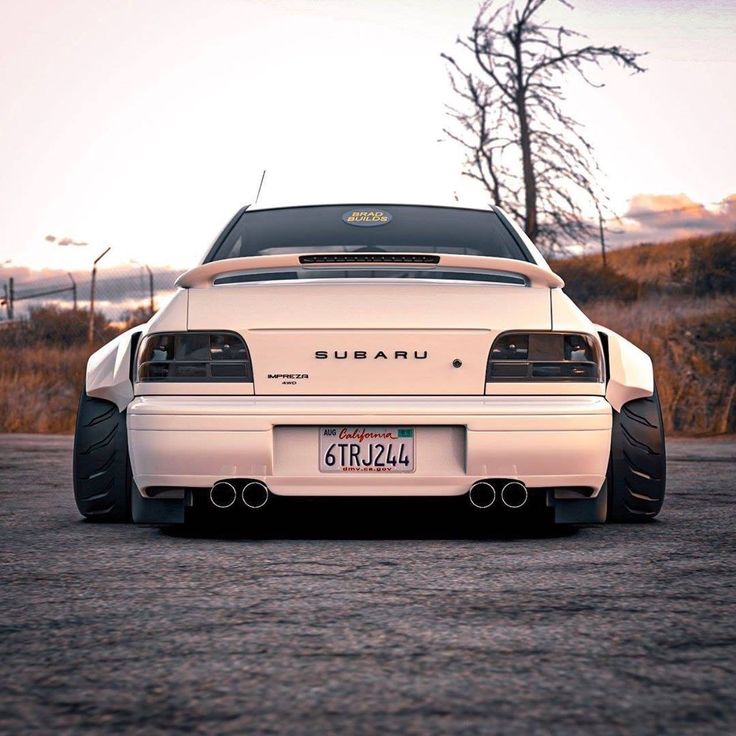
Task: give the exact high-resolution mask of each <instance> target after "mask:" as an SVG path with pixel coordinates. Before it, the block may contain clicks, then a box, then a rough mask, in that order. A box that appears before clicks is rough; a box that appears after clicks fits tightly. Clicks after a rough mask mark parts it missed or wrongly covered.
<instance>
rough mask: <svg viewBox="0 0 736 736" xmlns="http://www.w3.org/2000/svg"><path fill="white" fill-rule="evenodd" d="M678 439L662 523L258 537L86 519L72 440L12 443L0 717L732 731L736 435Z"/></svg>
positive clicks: (425, 730)
mask: <svg viewBox="0 0 736 736" xmlns="http://www.w3.org/2000/svg"><path fill="white" fill-rule="evenodd" d="M668 454H669V467H668V473H669V478H668V496H667V500H666V502H665V507H664V510H663V512H662V514H661V516H660V519H659V520H658V521H656V522H655V523H651V524H645V525H640V526H628V525H618V526H602V527H594V526H590V527H584V528H578V529H571V530H567V529H563V530H559V529H553V530H547V531H545V530H539V529H536V530H528V531H525V530H523V529H522V530H509V529H500V530H496V531H491V532H489V533H488V534H485V535H481V536H479V535H477V534H473V533H468V531H467V530H466V529H465V528H464V527H463V526H462V523H460V522H458V520H457V519H455V518H454V517H451V516H446V515H444V514H443V513H442V512H441V511H440V512H437V511H432V513H429V512H428V513H426V514H425V513H422V514H418V513H417V512H416V508H417V506H416V501H415V502H414V503H415V505H414V506H411V507H410V508H409V509H408V511H407V509H406V508H404V507H403V506H402V507H400V508H393V507H390V506H389V507H387V508H381V509H380V510H376V511H375V512H374V513H367V512H366V511H365V509H364V508H363V507H362V506H360V505H356V506H355V507H351V506H347V507H344V508H341V509H339V510H337V511H335V512H334V513H335V514H339V519H338V518H336V517H334V516H333V517H330V518H326V517H325V516H324V510H323V509H321V508H319V509H318V508H316V507H315V508H311V507H309V505H307V506H306V507H305V508H303V509H301V510H300V511H299V513H293V514H291V515H290V516H289V519H288V521H283V522H282V521H280V520H275V521H274V522H272V527H269V529H268V530H266V531H262V533H260V534H259V535H257V536H256V535H250V536H249V535H247V534H245V533H243V531H242V529H241V530H237V529H235V530H233V529H230V530H226V531H222V532H217V531H212V530H209V531H208V530H206V529H205V530H202V529H194V530H192V529H185V530H177V531H170V530H169V531H167V530H161V529H158V528H155V527H149V526H130V525H107V526H105V525H96V524H90V523H87V522H84V521H82V520H81V518H80V517H79V515H78V513H77V511H76V508H75V506H74V501H73V498H72V491H71V438H70V437H58V436H28V435H0V614H1V616H0V732H2V733H6V734H16V733H17V734H34V733H38V734H48V733H74V734H80V733H95V734H100V733H135V734H146V733H183V732H186V733H194V734H214V733H218V734H303V733H314V734H333V733H334V734H393V733H396V734H460V733H462V734H515V733H519V734H525V735H528V734H549V733H552V734H557V733H559V734H586V735H589V734H606V735H609V734H618V733H620V734H654V733H667V734H677V733H683V734H685V733H687V734H694V733H697V734H700V733H702V734H710V733H712V734H723V733H729V732H730V733H733V732H736V632H735V631H734V625H735V622H736V591H735V590H734V583H735V582H736V572H735V571H734V570H735V567H736V543H735V542H734V534H735V532H736V523H735V522H736V438H733V437H732V438H726V439H708V440H670V441H669V443H668ZM419 503H421V502H419Z"/></svg>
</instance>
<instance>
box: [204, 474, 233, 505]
mask: <svg viewBox="0 0 736 736" xmlns="http://www.w3.org/2000/svg"><path fill="white" fill-rule="evenodd" d="M237 498H238V492H237V491H236V490H235V486H234V485H233V484H232V483H228V482H227V481H226V480H218V481H217V483H215V485H213V486H212V488H210V503H211V504H212V505H213V506H214V507H215V508H217V509H229V508H230V507H231V506H232V505H233V504H234V503H235V501H236V500H237Z"/></svg>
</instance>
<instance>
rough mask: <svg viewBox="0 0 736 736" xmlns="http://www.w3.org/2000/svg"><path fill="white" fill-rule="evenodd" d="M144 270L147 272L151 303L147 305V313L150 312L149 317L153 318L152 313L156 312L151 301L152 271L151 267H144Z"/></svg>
mask: <svg viewBox="0 0 736 736" xmlns="http://www.w3.org/2000/svg"><path fill="white" fill-rule="evenodd" d="M146 270H147V271H148V289H149V291H150V296H151V302H150V305H149V311H150V312H151V317H153V313H154V312H155V311H156V305H155V303H154V301H153V293H154V292H153V271H151V267H150V266H148V265H146Z"/></svg>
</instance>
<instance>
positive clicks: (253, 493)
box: [240, 480, 271, 509]
mask: <svg viewBox="0 0 736 736" xmlns="http://www.w3.org/2000/svg"><path fill="white" fill-rule="evenodd" d="M270 495H271V494H270V493H269V491H268V486H267V485H266V484H265V483H261V481H259V480H251V481H249V482H248V483H246V484H245V485H244V486H243V490H242V491H241V493H240V498H241V499H242V501H243V503H244V504H245V505H246V506H247V507H248V508H249V509H261V508H263V507H264V506H265V505H266V504H267V503H268V499H269V496H270Z"/></svg>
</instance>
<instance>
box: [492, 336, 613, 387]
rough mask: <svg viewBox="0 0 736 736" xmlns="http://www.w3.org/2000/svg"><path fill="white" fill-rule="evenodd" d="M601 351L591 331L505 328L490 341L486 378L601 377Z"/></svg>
mask: <svg viewBox="0 0 736 736" xmlns="http://www.w3.org/2000/svg"><path fill="white" fill-rule="evenodd" d="M603 375H604V371H603V355H602V351H601V346H600V342H599V341H598V340H597V339H596V338H595V337H593V335H581V334H578V333H571V332H505V333H503V334H501V335H499V336H498V337H497V338H496V339H495V340H494V342H493V346H492V347H491V354H490V355H489V357H488V369H487V372H486V380H487V381H488V382H489V383H491V382H501V381H505V382H521V381H588V382H599V381H602V380H603Z"/></svg>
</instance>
